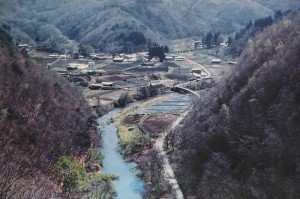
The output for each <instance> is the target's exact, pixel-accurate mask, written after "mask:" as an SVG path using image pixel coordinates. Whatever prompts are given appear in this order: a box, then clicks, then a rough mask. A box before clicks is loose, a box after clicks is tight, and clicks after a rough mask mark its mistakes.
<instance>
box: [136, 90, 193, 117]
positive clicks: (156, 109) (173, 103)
mask: <svg viewBox="0 0 300 199" xmlns="http://www.w3.org/2000/svg"><path fill="white" fill-rule="evenodd" d="M173 95H174V98H171V99H168V100H165V101H161V102H157V103H155V104H153V105H151V106H149V107H147V108H145V109H142V110H141V111H140V112H139V114H180V113H182V112H184V110H185V109H186V108H187V107H188V106H189V105H190V104H191V102H192V97H191V96H190V95H181V94H175V93H174V94H173Z"/></svg>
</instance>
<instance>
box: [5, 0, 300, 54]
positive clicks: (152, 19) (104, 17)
mask: <svg viewBox="0 0 300 199" xmlns="http://www.w3.org/2000/svg"><path fill="white" fill-rule="evenodd" d="M262 2H265V5H262ZM266 2H267V3H266ZM274 5H275V4H272V3H271V2H270V1H249V0H231V1H227V0H210V1H199V0H188V1H180V0H172V1H170V0H156V1H149V0H135V1H134V0H133V1H132V0H113V1H111V0H110V1H108V0H72V1H69V0H52V1H48V0H39V1H36V0H29V1H23V0H14V1H4V0H2V1H1V0H0V6H1V8H2V13H3V15H2V16H0V22H1V24H2V25H4V26H5V27H6V28H7V30H8V31H10V34H11V35H12V36H13V37H14V38H15V40H16V41H17V42H20V43H32V44H39V45H46V46H48V47H49V48H51V49H54V50H56V51H61V52H62V51H64V50H65V49H68V50H70V51H74V50H76V47H77V46H78V43H80V44H90V45H92V46H93V47H94V48H95V49H96V50H100V51H108V52H114V51H120V50H122V49H123V48H124V47H128V46H129V47H135V45H136V44H135V43H134V42H133V41H132V40H131V39H128V38H130V34H132V32H134V31H136V32H140V33H142V34H143V35H144V37H145V38H146V39H151V40H152V41H154V42H158V43H161V42H165V41H166V40H167V39H177V38H183V37H190V36H202V35H203V34H205V33H207V32H208V31H215V32H217V31H220V32H222V33H231V32H233V31H236V30H239V29H240V28H241V27H242V26H245V25H246V23H247V22H248V21H249V20H250V19H257V18H260V17H266V16H269V15H273V8H274ZM299 6H300V2H299V1H297V0H290V1H289V2H287V3H285V5H284V7H283V9H288V8H293V9H296V8H297V7H299ZM190 22H192V23H190ZM141 44H144V42H142V43H141Z"/></svg>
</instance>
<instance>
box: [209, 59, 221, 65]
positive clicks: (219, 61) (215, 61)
mask: <svg viewBox="0 0 300 199" xmlns="http://www.w3.org/2000/svg"><path fill="white" fill-rule="evenodd" d="M211 63H212V64H220V63H221V59H212V60H211Z"/></svg>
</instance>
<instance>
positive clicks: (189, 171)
mask: <svg viewBox="0 0 300 199" xmlns="http://www.w3.org/2000/svg"><path fill="white" fill-rule="evenodd" d="M299 55H300V13H299V12H298V13H294V14H292V15H291V16H290V17H289V18H285V19H283V20H282V21H281V22H277V24H275V25H272V26H271V27H269V28H267V29H266V30H265V31H264V32H263V33H262V34H259V35H257V36H256V37H255V39H252V40H249V41H248V47H247V49H246V50H245V51H244V53H243V54H242V55H241V57H240V60H239V62H238V66H237V67H236V68H235V69H234V70H233V72H232V74H231V75H229V76H228V77H227V78H226V79H225V80H224V81H223V82H222V83H220V84H219V85H218V86H217V87H216V88H214V89H213V90H212V91H211V92H210V93H209V94H207V95H206V96H202V100H201V101H199V102H197V103H196V104H195V107H194V108H195V111H194V112H193V113H191V115H190V116H189V118H188V119H187V120H186V121H185V124H184V125H183V127H182V128H181V129H179V130H178V132H177V133H174V134H173V135H171V136H170V139H172V141H173V143H172V142H170V145H171V146H173V147H175V148H176V151H175V156H174V158H173V161H174V162H177V164H176V166H177V167H176V168H177V172H176V173H177V176H178V178H179V182H180V184H181V187H182V189H183V190H184V193H185V195H186V196H189V197H190V196H194V197H195V198H278V199H279V198H281V199H283V198H290V199H292V198H299V197H300V192H299V189H298V187H299V186H300V184H299V182H300V181H299V169H300V148H299V146H300V123H299V121H300V98H299V97H300V79H299V77H300V57H299ZM170 139H169V140H170ZM173 155H174V154H173Z"/></svg>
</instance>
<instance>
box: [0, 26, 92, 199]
mask: <svg viewBox="0 0 300 199" xmlns="http://www.w3.org/2000/svg"><path fill="white" fill-rule="evenodd" d="M0 99H1V100H0V157H1V158H0V198H11V199H18V198H39V199H40V198H51V197H54V196H56V195H57V193H60V192H61V187H60V186H61V184H60V182H59V181H58V178H59V177H60V176H58V175H57V173H56V172H55V171H54V165H55V163H56V162H57V161H58V160H59V159H60V158H61V157H64V156H72V157H76V158H79V157H81V156H82V155H83V154H85V152H86V150H87V149H88V148H92V147H94V146H95V145H96V143H97V142H98V137H97V135H96V132H95V128H94V127H93V118H94V116H93V114H92V111H91V109H90V108H89V106H88V105H87V104H86V102H85V100H84V99H83V97H82V95H81V93H80V91H79V90H77V89H76V88H75V87H74V86H71V85H70V83H69V82H68V81H67V80H65V79H63V78H62V77H60V76H58V75H57V74H54V73H53V72H50V71H49V70H47V69H46V68H45V67H41V66H38V65H36V64H34V63H32V62H31V61H30V59H29V58H27V57H26V56H23V55H22V53H20V52H19V51H18V50H16V49H15V47H14V45H13V44H12V38H11V37H10V36H9V35H8V34H7V33H6V32H5V31H3V30H2V29H0ZM78 168H79V167H78ZM70 175H72V174H70ZM65 184H66V183H65ZM73 184H74V183H73Z"/></svg>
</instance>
